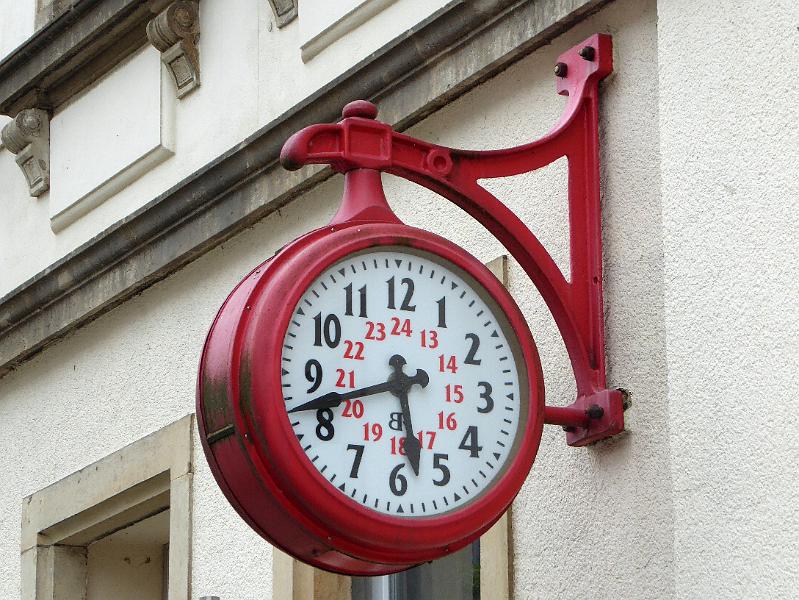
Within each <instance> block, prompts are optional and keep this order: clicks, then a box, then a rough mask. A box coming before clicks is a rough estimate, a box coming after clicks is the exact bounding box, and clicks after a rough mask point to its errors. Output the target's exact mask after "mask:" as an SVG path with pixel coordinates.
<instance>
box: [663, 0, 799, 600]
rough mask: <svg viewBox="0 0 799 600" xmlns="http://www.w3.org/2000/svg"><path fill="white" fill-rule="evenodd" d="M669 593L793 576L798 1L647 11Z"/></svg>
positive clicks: (708, 592) (791, 583)
mask: <svg viewBox="0 0 799 600" xmlns="http://www.w3.org/2000/svg"><path fill="white" fill-rule="evenodd" d="M658 49H659V50H658V65H659V86H660V90H661V92H660V95H659V103H658V110H659V123H660V152H661V157H662V171H661V176H662V190H663V196H662V198H663V221H664V229H663V232H664V234H663V237H664V255H665V276H666V279H665V282H666V284H665V286H666V287H665V306H666V331H667V357H668V386H669V430H670V443H671V453H672V465H671V471H672V478H673V480H674V490H675V493H674V515H675V582H676V589H677V593H678V596H680V597H700V596H704V597H716V598H795V597H796V594H797V591H796V590H797V581H798V580H799V538H798V537H797V531H799V517H797V510H796V507H797V505H798V504H799V486H797V483H796V481H797V480H796V465H797V459H799V443H797V435H796V433H797V424H799V423H798V421H797V415H799V394H797V391H798V390H797V384H796V369H797V366H799V364H797V357H798V356H799V352H798V351H797V343H796V340H797V335H799V318H798V317H797V311H796V304H797V298H799V284H798V283H797V282H799V258H798V255H797V239H798V238H799V235H798V234H799V217H797V198H799V179H798V178H797V173H798V172H799V171H797V166H796V165H797V157H799V115H797V97H799V86H798V85H797V80H796V66H797V64H799V62H797V54H798V53H799V4H797V3H796V2H795V1H793V0H778V1H773V2H753V1H749V2H746V1H741V0H737V1H730V2H725V3H724V8H723V10H720V7H719V6H718V4H717V3H710V2H704V3H702V2H699V3H697V2H691V1H680V0H676V1H675V0H669V1H662V2H659V3H658Z"/></svg>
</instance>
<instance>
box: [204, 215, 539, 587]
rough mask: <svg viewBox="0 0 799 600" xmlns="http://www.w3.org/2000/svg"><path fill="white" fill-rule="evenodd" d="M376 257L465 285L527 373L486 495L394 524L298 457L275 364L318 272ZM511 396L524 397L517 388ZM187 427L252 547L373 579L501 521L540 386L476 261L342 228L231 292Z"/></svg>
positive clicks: (422, 238)
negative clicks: (387, 251)
mask: <svg viewBox="0 0 799 600" xmlns="http://www.w3.org/2000/svg"><path fill="white" fill-rule="evenodd" d="M376 246H394V247H396V246H401V247H402V246H404V247H408V248H415V249H419V250H423V251H427V252H431V253H433V254H436V255H438V256H440V257H442V258H444V259H445V260H447V261H449V262H450V263H453V264H454V265H456V266H457V267H458V268H460V269H461V270H463V271H465V272H466V273H467V274H468V275H469V276H471V277H472V278H473V279H475V280H476V281H477V283H479V284H480V285H481V286H482V287H483V288H484V289H485V290H486V291H487V292H488V294H489V295H490V296H491V297H492V298H493V299H494V300H495V301H496V302H497V303H498V305H499V307H500V308H501V309H502V311H503V312H504V313H505V315H506V316H507V318H508V321H509V324H510V327H511V328H512V329H513V332H510V335H515V337H516V338H517V339H518V342H519V346H518V351H519V352H520V353H521V356H522V359H523V363H524V365H525V366H526V369H527V381H526V387H527V391H528V393H527V414H528V418H527V421H526V423H520V427H522V426H523V427H524V431H523V432H521V433H520V435H519V436H518V438H517V439H518V440H519V442H518V445H517V451H516V453H515V455H514V456H511V457H509V459H508V463H507V464H506V467H505V469H504V471H503V472H502V473H500V474H499V475H498V479H497V480H496V481H495V483H494V484H493V485H492V486H491V488H490V489H488V490H486V491H485V493H483V494H482V495H481V496H479V497H478V498H476V499H475V500H473V501H472V502H471V503H469V504H467V505H464V506H463V507H462V508H460V509H457V510H454V511H452V512H450V513H446V514H443V515H437V516H431V517H417V518H407V517H406V518H402V517H394V516H391V515H386V514H381V513H378V512H376V511H372V510H369V509H367V508H365V507H364V506H362V505H361V504H359V503H357V502H355V501H354V500H352V499H350V498H349V497H347V496H345V495H344V494H342V493H340V492H339V491H338V490H337V489H335V488H334V486H332V485H330V483H329V482H328V481H327V480H326V479H325V478H324V477H323V476H322V475H321V474H320V473H319V472H318V471H317V470H316V468H315V467H314V466H313V465H312V464H311V462H310V460H309V459H308V458H307V457H306V455H305V453H304V452H303V450H302V447H301V446H300V443H299V441H298V440H297V438H296V436H295V434H294V431H293V430H292V428H291V425H290V422H289V419H288V415H287V413H286V410H285V401H284V399H283V394H282V386H281V354H282V347H283V343H284V341H283V340H284V336H285V332H286V328H287V326H288V323H289V320H290V318H291V314H292V313H293V311H294V309H295V306H296V305H297V303H298V302H299V300H300V298H301V296H302V294H303V293H304V292H305V291H306V290H307V288H308V287H309V286H310V285H311V283H312V282H313V281H314V280H315V279H316V277H318V276H319V275H320V274H321V273H322V272H323V271H324V270H325V269H327V268H328V267H330V266H331V265H333V264H335V263H336V262H337V261H339V260H341V259H343V258H344V257H346V256H347V255H350V254H353V253H357V252H359V251H364V250H368V249H370V248H374V247H376ZM520 375H524V374H523V373H520ZM520 384H521V385H524V378H523V377H520ZM197 422H198V426H199V430H200V438H201V441H202V445H203V449H204V451H205V455H206V458H207V460H208V462H209V464H210V466H211V470H212V472H213V474H214V476H215V478H216V480H217V482H218V484H219V485H220V487H221V488H222V490H223V492H224V494H225V496H226V497H227V499H228V501H229V502H230V503H231V504H232V505H233V507H234V508H235V509H236V510H237V511H238V513H239V514H240V515H241V517H242V518H243V519H244V520H245V521H246V522H247V523H248V524H249V525H250V526H251V527H252V528H253V529H254V530H255V531H257V532H258V533H259V534H260V535H261V536H263V537H264V538H265V539H266V540H268V541H269V542H270V543H272V544H273V545H275V546H277V547H279V548H280V549H282V550H283V551H285V552H287V553H289V554H291V555H293V556H294V557H296V558H298V559H300V560H302V561H304V562H307V563H309V564H311V565H313V566H315V567H318V568H321V569H326V570H330V571H335V572H338V573H344V574H348V575H382V574H387V573H393V572H397V571H401V570H404V569H407V568H409V567H412V566H414V565H416V564H419V563H421V562H424V561H429V560H434V559H436V558H440V557H442V556H445V555H447V554H449V553H451V552H454V551H456V550H458V549H460V548H462V547H464V546H466V545H467V544H469V543H471V542H472V541H473V540H474V539H476V538H477V537H479V536H480V535H481V534H482V533H484V532H485V531H486V530H488V529H489V528H490V527H491V525H492V524H493V523H494V522H495V521H496V520H497V519H498V518H499V517H500V516H501V515H502V514H503V513H504V511H505V510H506V509H507V508H508V506H509V505H510V503H511V502H512V501H513V498H514V497H515V496H516V494H517V493H518V491H519V489H520V487H521V485H522V484H523V482H524V480H525V478H526V476H527V474H528V472H529V470H530V468H531V466H532V463H533V460H534V458H535V454H536V452H537V450H538V445H539V442H540V440H541V432H542V428H543V423H544V389H543V375H542V371H541V363H540V360H539V357H538V352H537V350H536V347H535V343H534V341H533V337H532V335H531V333H530V330H529V327H528V326H527V323H526V321H525V319H524V317H523V316H522V314H521V311H520V310H519V308H518V306H517V305H516V303H515V302H514V300H513V299H512V297H511V296H510V294H509V293H508V292H507V291H506V290H505V288H504V287H503V286H502V284H501V283H500V282H499V281H498V280H497V279H496V278H495V277H494V276H493V275H492V274H491V272H490V271H489V270H488V269H487V268H486V267H485V266H484V265H483V264H482V263H480V261H478V260H477V259H476V258H474V257H473V256H471V255H470V254H469V253H467V252H466V251H465V250H463V249H462V248H460V247H458V246H457V245H455V244H453V243H452V242H449V241H447V240H445V239H444V238H441V237H439V236H437V235H435V234H432V233H430V232H427V231H423V230H420V229H416V228H413V227H410V226H407V225H404V224H401V223H397V222H391V223H386V222H366V221H349V222H345V223H341V224H337V225H330V226H327V227H323V228H320V229H317V230H315V231H312V232H310V233H308V234H306V235H304V236H302V237H300V238H298V239H297V240H295V241H294V242H292V243H290V244H289V245H287V246H286V247H284V248H283V249H281V250H280V251H279V252H278V253H277V254H276V255H275V256H274V257H272V258H271V259H269V260H267V261H266V262H264V263H263V264H261V265H260V266H259V267H257V268H256V269H255V270H253V271H252V272H251V273H250V274H249V275H248V276H247V277H245V278H244V280H242V282H241V283H239V285H238V286H237V287H236V288H235V289H234V290H233V292H231V294H230V296H229V297H228V298H227V300H226V301H225V303H224V304H223V305H222V308H221V309H220V310H219V313H218V314H217V316H216V318H215V319H214V322H213V324H212V326H211V329H210V331H209V333H208V337H207V339H206V342H205V346H204V348H203V353H202V358H201V361H200V369H199V376H198V382H197Z"/></svg>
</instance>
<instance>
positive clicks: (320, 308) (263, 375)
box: [197, 170, 544, 575]
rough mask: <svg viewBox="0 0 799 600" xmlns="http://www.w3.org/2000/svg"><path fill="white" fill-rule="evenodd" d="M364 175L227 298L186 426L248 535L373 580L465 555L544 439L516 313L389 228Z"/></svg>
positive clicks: (539, 391) (417, 240) (527, 343)
mask: <svg viewBox="0 0 799 600" xmlns="http://www.w3.org/2000/svg"><path fill="white" fill-rule="evenodd" d="M379 181H380V177H379V173H377V172H376V171H368V170H362V171H355V172H350V173H347V191H346V192H345V199H344V204H343V206H342V209H341V211H340V213H339V216H337V217H336V218H335V219H334V221H333V223H332V224H331V225H329V226H327V227H324V228H321V229H317V230H316V231H313V232H310V233H308V234H306V235H304V236H302V237H301V238H299V239H297V240H295V241H294V242H292V243H291V244H289V245H288V246H286V247H284V248H283V249H281V250H280V251H279V252H278V253H277V254H276V255H275V256H274V257H272V258H271V259H270V260H268V261H266V262H265V263H263V264H262V265H260V266H259V267H258V268H256V269H255V270H254V271H253V272H251V273H250V274H249V275H248V276H247V277H246V278H245V279H244V280H243V281H242V282H241V283H240V284H239V285H238V286H237V287H236V289H234V291H233V292H232V293H231V294H230V296H229V297H228V299H227V300H226V301H225V303H224V305H223V306H222V308H221V309H220V311H219V313H218V315H217V317H216V319H215V321H214V323H213V325H212V327H211V330H210V332H209V334H208V338H207V340H206V344H205V347H204V350H203V356H202V360H201V365H200V375H199V380H198V393H197V403H198V405H197V414H198V423H199V427H200V433H201V438H202V442H203V447H204V449H205V452H206V456H207V458H208V460H209V463H210V465H211V468H212V471H213V473H214V475H215V477H216V479H217V481H218V482H219V484H220V486H221V488H222V489H223V491H224V492H225V494H226V496H227V498H228V499H229V500H230V502H231V504H232V505H233V506H234V507H235V508H236V509H237V510H238V512H239V513H240V514H241V516H242V517H243V518H244V519H245V520H246V521H247V522H248V523H249V524H250V525H251V526H252V527H253V528H254V529H255V530H256V531H258V532H259V533H260V534H261V535H262V536H263V537H265V538H266V539H267V540H269V541H270V542H271V543H273V544H274V545H276V546H278V547H280V548H281V549H283V550H284V551H286V552H288V553H289V554H292V555H293V556H295V557H297V558H300V559H302V560H304V561H305V562H308V563H310V564H312V565H314V566H317V567H320V568H324V569H328V570H333V571H337V572H340V573H347V574H358V575H364V574H369V575H376V574H384V573H391V572H395V571H399V570H403V569H406V568H408V567H410V566H413V565H416V564H418V563H420V562H423V561H429V560H433V559H436V558H439V557H442V556H445V555H446V554H448V553H451V552H454V551H456V550H458V549H460V548H461V547H463V546H465V545H467V544H468V543H470V542H471V541H472V540H474V539H475V538H476V537H478V536H479V535H480V534H481V533H483V532H484V531H486V530H487V529H488V528H489V527H490V526H491V525H492V524H493V523H494V522H495V521H496V520H497V519H498V518H499V517H500V516H501V515H502V513H503V512H504V511H505V510H506V509H507V507H508V506H509V504H510V503H511V501H512V500H513V498H514V497H515V495H516V494H517V492H518V490H519V488H520V487H521V485H522V483H523V482H524V479H525V477H526V476H527V473H528V471H529V470H530V467H531V466H532V462H533V458H534V456H535V453H536V451H537V448H538V443H539V441H540V437H541V429H542V425H543V410H544V405H543V384H542V375H541V366H540V362H539V358H538V355H537V352H536V348H535V344H534V342H533V338H532V336H531V334H530V331H529V328H528V326H527V324H526V322H525V320H524V317H523V316H522V314H521V312H520V311H519V308H518V307H517V306H516V304H515V302H514V301H513V299H512V298H511V296H510V295H509V293H508V292H507V291H506V290H505V288H504V287H503V285H502V284H501V283H500V282H499V281H498V280H497V278H496V277H495V276H494V275H493V274H492V273H491V272H490V271H489V270H488V269H487V268H486V267H485V266H484V265H483V264H482V263H480V262H479V261H478V260H477V259H476V258H474V257H473V256H471V255H470V254H469V253H468V252H466V251H465V250H463V249H462V248H460V247H459V246H457V245H455V244H454V243H452V242H450V241H448V240H446V239H444V238H442V237H440V236H438V235H434V234H432V233H430V232H427V231H424V230H420V229H417V228H413V227H409V226H407V225H405V224H403V223H401V222H400V221H399V220H398V219H397V218H396V216H395V215H394V214H393V213H392V212H391V210H390V208H389V207H388V205H387V204H386V202H385V198H384V196H383V193H382V188H381V187H380V183H379Z"/></svg>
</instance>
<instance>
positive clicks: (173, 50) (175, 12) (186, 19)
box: [147, 0, 200, 98]
mask: <svg viewBox="0 0 799 600" xmlns="http://www.w3.org/2000/svg"><path fill="white" fill-rule="evenodd" d="M199 17H200V11H199V7H198V5H197V2H191V1H189V0H178V1H177V2H173V3H172V4H170V5H169V6H168V7H167V8H166V9H164V10H163V11H162V12H161V13H160V14H159V15H158V16H157V17H155V18H154V19H153V20H152V21H150V22H149V23H147V38H148V39H149V40H150V43H151V44H152V45H153V46H155V48H156V49H157V50H158V51H159V52H161V61H162V62H163V63H164V64H165V65H166V66H167V68H168V69H169V72H170V74H171V75H172V79H173V80H174V81H175V86H176V87H177V96H178V98H183V96H185V95H186V94H188V93H189V92H191V91H192V90H193V89H195V88H197V87H198V86H199V85H200V54H199V48H198V46H197V41H198V39H199V37H200V18H199Z"/></svg>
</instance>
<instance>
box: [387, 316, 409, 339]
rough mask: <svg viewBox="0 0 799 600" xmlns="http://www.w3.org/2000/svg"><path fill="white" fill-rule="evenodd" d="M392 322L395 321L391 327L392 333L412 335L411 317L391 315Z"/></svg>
mask: <svg viewBox="0 0 799 600" xmlns="http://www.w3.org/2000/svg"><path fill="white" fill-rule="evenodd" d="M391 322H392V323H394V326H393V327H392V328H391V335H404V336H406V337H411V333H412V330H411V320H410V319H399V318H397V317H391Z"/></svg>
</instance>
